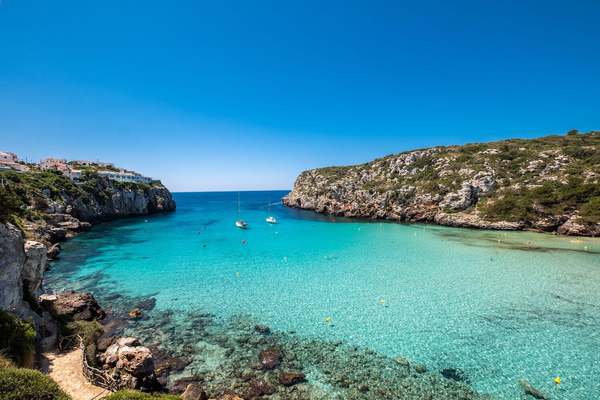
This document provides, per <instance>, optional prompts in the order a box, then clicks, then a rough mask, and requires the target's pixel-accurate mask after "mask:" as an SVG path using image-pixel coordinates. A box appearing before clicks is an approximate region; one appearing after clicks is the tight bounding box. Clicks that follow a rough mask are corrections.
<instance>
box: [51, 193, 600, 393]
mask: <svg viewBox="0 0 600 400" xmlns="http://www.w3.org/2000/svg"><path fill="white" fill-rule="evenodd" d="M283 193H284V192H270V193H269V192H245V193H242V195H241V199H242V216H243V217H244V219H246V220H247V221H248V222H249V223H250V227H251V229H249V230H247V231H241V230H238V229H236V228H235V227H234V226H233V223H234V221H235V219H236V217H237V212H236V194H235V193H186V194H176V195H175V198H176V200H177V206H178V210H177V212H176V213H173V214H169V215H160V216H153V217H150V218H147V219H143V218H141V219H131V220H127V221H120V222H117V223H111V224H104V225H101V226H99V227H96V228H95V229H94V230H93V231H92V232H89V233H87V234H83V235H80V236H79V237H77V238H75V239H74V240H72V241H70V242H67V243H66V244H65V245H64V247H63V249H64V251H63V253H62V258H61V260H60V261H59V262H57V263H55V264H54V266H53V268H52V271H51V273H50V276H49V278H48V284H49V286H50V287H53V288H59V287H61V286H63V287H64V286H71V287H76V286H77V281H78V280H79V279H80V278H82V277H86V276H90V275H92V274H98V273H99V272H101V273H102V275H99V277H100V279H99V281H98V282H97V286H96V290H99V291H100V290H106V287H107V283H108V287H110V288H112V289H113V290H115V291H118V292H123V293H127V294H130V295H149V294H155V297H156V299H157V308H158V309H175V310H202V311H203V312H211V313H214V314H216V315H218V316H222V317H228V316H232V315H236V314H240V313H243V314H249V315H251V316H252V317H254V318H255V319H256V320H258V321H261V322H262V323H265V324H267V325H269V326H271V327H272V328H273V329H277V330H287V331H290V330H293V331H295V332H296V333H297V334H299V335H301V336H307V337H309V336H310V337H320V338H323V339H335V340H337V339H341V340H345V341H348V342H349V343H354V344H357V345H361V346H367V347H370V348H372V349H375V350H377V351H379V352H382V353H384V354H387V355H390V356H396V355H403V356H406V357H407V358H409V359H411V360H414V361H416V362H422V363H424V364H426V365H427V366H428V368H429V369H430V370H432V371H435V370H440V369H442V368H461V369H463V370H464V371H465V373H466V375H467V376H468V377H469V379H470V383H471V385H472V386H473V387H475V388H476V389H477V390H479V391H481V392H484V393H491V394H494V395H495V396H497V397H498V398H502V399H514V398H519V397H520V396H521V395H520V391H519V388H518V386H517V383H516V382H517V381H518V380H519V379H522V378H525V379H528V380H529V381H530V382H531V383H532V384H533V385H534V386H536V387H538V388H540V389H542V391H544V392H546V393H547V394H550V395H551V397H552V398H556V399H593V398H598V397H600V380H599V379H598V377H599V376H600V351H599V349H600V241H599V240H598V239H579V238H566V237H555V236H552V235H541V234H533V233H523V232H513V233H504V232H489V231H473V230H463V229H451V228H442V227H434V226H426V225H400V224H391V223H373V222H357V221H348V220H341V219H331V218H326V217H323V216H318V215H316V214H313V213H310V212H306V211H299V210H293V209H287V208H284V207H282V206H281V205H279V204H278V205H274V206H273V207H272V214H274V215H276V216H277V217H278V219H279V221H280V223H279V224H278V225H269V224H267V223H265V222H264V219H265V217H266V215H267V210H266V205H267V203H268V202H269V201H271V202H277V201H278V199H279V198H280V197H281V196H282V194H283ZM243 241H245V243H244V242H243ZM65 277H68V281H67V283H65V282H64V278H65ZM92 290H94V287H92ZM326 318H330V319H331V322H330V323H326V321H325V319H326ZM555 376H560V377H561V379H562V381H563V383H562V384H561V386H560V388H557V387H555V385H554V383H553V382H552V379H553V378H554V377H555Z"/></svg>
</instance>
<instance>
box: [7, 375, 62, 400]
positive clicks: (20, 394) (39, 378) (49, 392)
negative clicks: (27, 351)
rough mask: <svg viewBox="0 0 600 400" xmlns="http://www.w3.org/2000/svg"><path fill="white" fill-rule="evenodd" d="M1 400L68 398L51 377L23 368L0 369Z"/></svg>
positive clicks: (56, 399)
mask: <svg viewBox="0 0 600 400" xmlns="http://www.w3.org/2000/svg"><path fill="white" fill-rule="evenodd" d="M0 399H2V400H70V397H69V396H67V395H66V394H65V393H64V392H63V391H62V390H60V388H59V387H58V385H57V384H56V382H54V381H53V380H52V379H50V378H49V377H47V376H46V375H44V374H42V373H41V372H39V371H34V370H32V369H25V368H6V369H0Z"/></svg>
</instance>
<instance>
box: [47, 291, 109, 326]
mask: <svg viewBox="0 0 600 400" xmlns="http://www.w3.org/2000/svg"><path fill="white" fill-rule="evenodd" d="M40 304H41V305H42V307H44V308H45V309H46V310H48V311H49V312H50V314H52V316H53V317H54V318H57V319H60V320H62V321H93V320H101V319H102V318H104V317H105V316H106V313H105V312H104V310H102V308H101V307H100V306H99V305H98V302H97V301H96V299H95V298H94V296H92V295H91V294H90V293H86V292H73V291H69V292H62V293H59V294H57V295H42V296H40Z"/></svg>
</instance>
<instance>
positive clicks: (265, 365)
mask: <svg viewBox="0 0 600 400" xmlns="http://www.w3.org/2000/svg"><path fill="white" fill-rule="evenodd" d="M258 358H259V359H260V367H261V368H262V369H273V368H276V367H277V366H279V364H281V352H280V351H279V349H277V348H276V347H270V348H268V349H265V350H263V351H261V352H260V354H259V355H258Z"/></svg>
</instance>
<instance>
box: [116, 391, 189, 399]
mask: <svg viewBox="0 0 600 400" xmlns="http://www.w3.org/2000/svg"><path fill="white" fill-rule="evenodd" d="M104 399H105V400H181V397H179V396H175V395H172V394H150V393H143V392H136V391H134V390H119V391H118V392H115V393H113V394H111V395H109V396H107V397H105V398H104Z"/></svg>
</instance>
